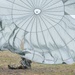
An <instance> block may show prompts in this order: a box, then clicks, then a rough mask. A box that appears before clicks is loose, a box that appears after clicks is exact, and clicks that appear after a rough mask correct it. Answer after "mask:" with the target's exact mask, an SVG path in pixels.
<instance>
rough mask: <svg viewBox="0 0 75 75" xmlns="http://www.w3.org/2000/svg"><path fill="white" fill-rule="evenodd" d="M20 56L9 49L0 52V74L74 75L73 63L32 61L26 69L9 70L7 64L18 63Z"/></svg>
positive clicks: (74, 67) (74, 66)
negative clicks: (55, 63) (60, 63)
mask: <svg viewBox="0 0 75 75" xmlns="http://www.w3.org/2000/svg"><path fill="white" fill-rule="evenodd" d="M20 60H21V59H20V56H19V55H17V54H13V53H11V52H9V51H5V52H0V75H75V64H72V65H66V64H65V65H63V64H62V65H43V64H37V63H34V62H33V63H32V68H31V69H27V70H10V69H8V67H7V66H8V64H17V65H19V64H20V63H19V62H20Z"/></svg>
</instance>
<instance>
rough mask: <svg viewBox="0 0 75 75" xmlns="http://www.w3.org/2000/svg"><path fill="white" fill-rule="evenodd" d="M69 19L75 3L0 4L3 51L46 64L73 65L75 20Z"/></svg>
mask: <svg viewBox="0 0 75 75" xmlns="http://www.w3.org/2000/svg"><path fill="white" fill-rule="evenodd" d="M70 15H75V0H0V50H1V51H2V50H7V49H8V50H10V51H11V52H14V53H18V54H20V55H21V57H23V58H26V59H29V60H31V61H35V62H38V63H43V64H62V63H63V62H65V63H67V64H72V63H74V62H75V19H74V18H72V16H70ZM22 43H23V44H22ZM21 44H22V45H23V48H21Z"/></svg>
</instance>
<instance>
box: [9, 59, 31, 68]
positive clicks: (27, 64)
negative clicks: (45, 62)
mask: <svg viewBox="0 0 75 75" xmlns="http://www.w3.org/2000/svg"><path fill="white" fill-rule="evenodd" d="M21 59H22V60H21V62H20V63H21V65H19V66H14V65H12V66H11V65H8V68H9V69H29V68H31V63H32V61H31V60H28V59H25V58H21Z"/></svg>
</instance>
